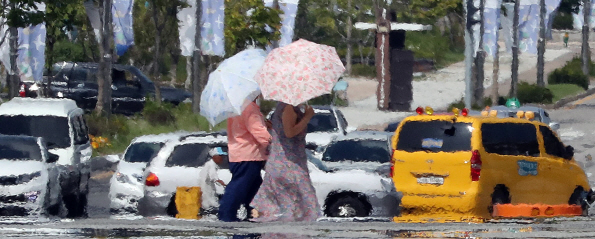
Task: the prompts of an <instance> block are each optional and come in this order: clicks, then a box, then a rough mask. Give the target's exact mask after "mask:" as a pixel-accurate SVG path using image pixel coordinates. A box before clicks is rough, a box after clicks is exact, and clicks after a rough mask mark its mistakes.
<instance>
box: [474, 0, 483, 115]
mask: <svg viewBox="0 0 595 239" xmlns="http://www.w3.org/2000/svg"><path fill="white" fill-rule="evenodd" d="M484 8H485V0H480V2H479V19H480V22H479V39H477V40H479V51H478V52H476V53H475V77H476V78H475V81H474V82H475V84H474V87H475V90H474V94H473V99H474V101H475V104H477V105H483V81H484V70H483V64H484V62H485V56H484V50H483V33H484V23H483V10H484Z"/></svg>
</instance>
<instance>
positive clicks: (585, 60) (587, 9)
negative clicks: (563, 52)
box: [581, 0, 591, 76]
mask: <svg viewBox="0 0 595 239" xmlns="http://www.w3.org/2000/svg"><path fill="white" fill-rule="evenodd" d="M583 15H584V16H583V32H582V33H583V43H582V45H581V60H582V67H581V69H582V70H583V74H584V75H586V76H588V75H589V62H590V61H591V53H590V50H589V22H590V21H589V20H590V19H589V18H590V15H591V1H590V0H583Z"/></svg>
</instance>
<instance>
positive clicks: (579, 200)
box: [568, 186, 589, 216]
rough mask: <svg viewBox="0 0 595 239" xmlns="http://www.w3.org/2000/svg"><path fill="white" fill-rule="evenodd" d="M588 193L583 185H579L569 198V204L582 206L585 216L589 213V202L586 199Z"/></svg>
mask: <svg viewBox="0 0 595 239" xmlns="http://www.w3.org/2000/svg"><path fill="white" fill-rule="evenodd" d="M586 195H587V192H586V191H585V190H584V189H583V187H580V186H579V187H577V188H576V189H574V192H572V194H571V195H570V199H568V204H570V205H579V206H581V209H582V215H583V216H588V215H589V203H588V202H587V200H586Z"/></svg>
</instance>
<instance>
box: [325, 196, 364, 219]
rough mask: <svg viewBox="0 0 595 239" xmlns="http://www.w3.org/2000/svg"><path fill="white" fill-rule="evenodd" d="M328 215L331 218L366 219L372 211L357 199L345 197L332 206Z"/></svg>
mask: <svg viewBox="0 0 595 239" xmlns="http://www.w3.org/2000/svg"><path fill="white" fill-rule="evenodd" d="M328 214H329V215H328V216H330V217H366V216H368V215H369V214H370V210H367V209H366V206H365V205H364V203H363V202H362V201H361V200H359V199H358V198H357V197H353V196H345V197H341V198H339V199H337V200H336V201H334V202H333V203H331V204H330V206H329V208H328Z"/></svg>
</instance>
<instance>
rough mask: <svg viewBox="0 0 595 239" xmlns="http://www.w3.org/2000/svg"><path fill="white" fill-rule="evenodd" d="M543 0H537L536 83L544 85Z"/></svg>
mask: <svg viewBox="0 0 595 239" xmlns="http://www.w3.org/2000/svg"><path fill="white" fill-rule="evenodd" d="M545 14H546V12H545V0H539V40H538V41H537V85H538V86H541V87H545V81H544V79H543V68H544V64H545V61H544V59H543V57H544V54H545Z"/></svg>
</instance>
